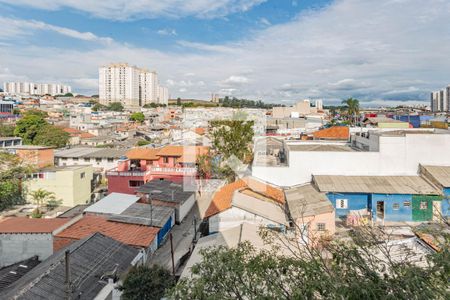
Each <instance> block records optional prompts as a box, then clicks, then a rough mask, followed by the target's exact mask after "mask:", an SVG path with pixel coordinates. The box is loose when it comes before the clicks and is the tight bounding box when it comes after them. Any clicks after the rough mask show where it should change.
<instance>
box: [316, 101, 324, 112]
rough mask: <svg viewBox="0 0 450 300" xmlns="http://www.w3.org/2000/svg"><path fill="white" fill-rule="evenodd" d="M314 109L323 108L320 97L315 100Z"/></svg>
mask: <svg viewBox="0 0 450 300" xmlns="http://www.w3.org/2000/svg"><path fill="white" fill-rule="evenodd" d="M316 109H318V110H322V109H323V101H322V99H317V100H316Z"/></svg>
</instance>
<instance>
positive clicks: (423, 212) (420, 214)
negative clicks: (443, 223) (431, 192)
mask: <svg viewBox="0 0 450 300" xmlns="http://www.w3.org/2000/svg"><path fill="white" fill-rule="evenodd" d="M433 200H434V201H436V200H440V197H439V196H423V195H413V196H412V220H413V221H431V220H432V219H433Z"/></svg>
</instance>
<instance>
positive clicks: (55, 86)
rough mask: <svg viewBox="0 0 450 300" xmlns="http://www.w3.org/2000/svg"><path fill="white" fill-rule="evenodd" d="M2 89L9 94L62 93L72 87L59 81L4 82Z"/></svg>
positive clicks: (70, 91) (68, 91)
mask: <svg viewBox="0 0 450 300" xmlns="http://www.w3.org/2000/svg"><path fill="white" fill-rule="evenodd" d="M3 91H4V92H5V93H7V94H11V95H37V96H42V95H51V96H56V95H64V94H67V93H72V87H71V86H69V85H64V84H59V83H32V82H5V83H4V84H3Z"/></svg>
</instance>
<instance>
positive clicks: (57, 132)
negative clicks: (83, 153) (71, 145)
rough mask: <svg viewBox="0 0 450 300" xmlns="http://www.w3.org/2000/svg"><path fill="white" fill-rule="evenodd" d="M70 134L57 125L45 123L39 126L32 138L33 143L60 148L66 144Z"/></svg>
mask: <svg viewBox="0 0 450 300" xmlns="http://www.w3.org/2000/svg"><path fill="white" fill-rule="evenodd" d="M69 139H70V135H69V133H67V132H65V131H64V130H62V129H61V128H59V127H56V126H53V125H46V126H43V127H42V128H40V129H39V130H38V132H37V134H36V136H35V138H34V140H33V144H34V145H41V146H51V147H56V148H61V147H64V146H66V145H67V143H68V142H69Z"/></svg>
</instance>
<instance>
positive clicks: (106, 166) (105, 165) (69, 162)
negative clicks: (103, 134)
mask: <svg viewBox="0 0 450 300" xmlns="http://www.w3.org/2000/svg"><path fill="white" fill-rule="evenodd" d="M118 161H119V159H118V158H114V159H113V161H112V162H108V159H107V158H102V159H101V161H100V162H98V161H97V160H96V159H95V158H89V161H85V160H84V158H82V157H80V158H78V160H74V159H73V158H66V159H65V160H64V159H63V158H62V157H56V158H55V165H57V166H77V165H84V166H85V165H91V166H92V167H94V168H96V169H100V168H101V169H103V171H107V170H111V169H114V168H115V167H117V162H118Z"/></svg>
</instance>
